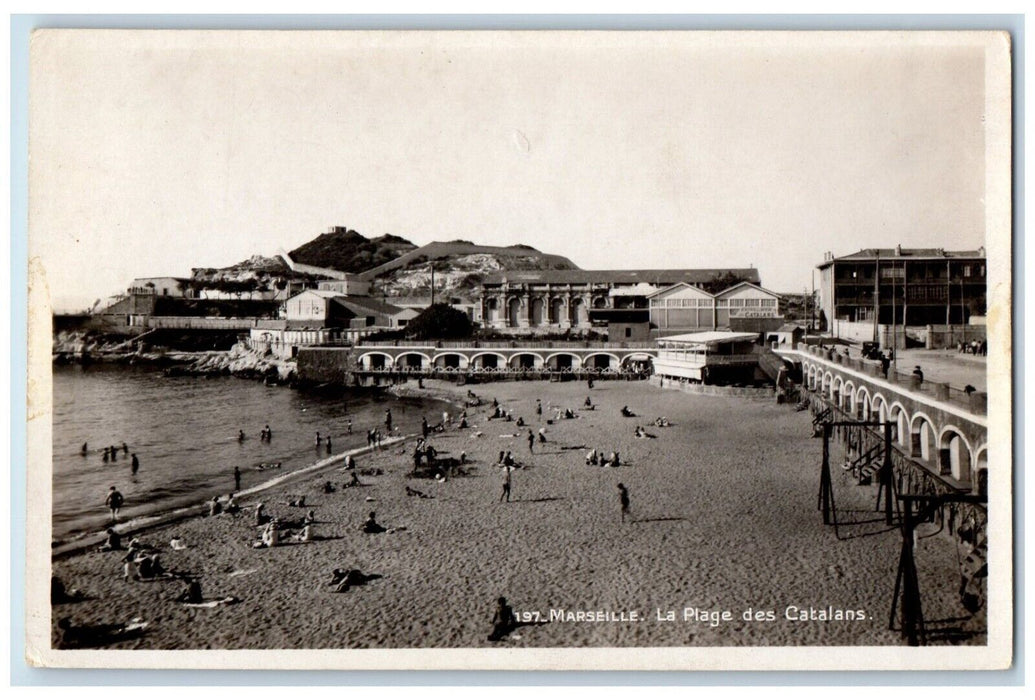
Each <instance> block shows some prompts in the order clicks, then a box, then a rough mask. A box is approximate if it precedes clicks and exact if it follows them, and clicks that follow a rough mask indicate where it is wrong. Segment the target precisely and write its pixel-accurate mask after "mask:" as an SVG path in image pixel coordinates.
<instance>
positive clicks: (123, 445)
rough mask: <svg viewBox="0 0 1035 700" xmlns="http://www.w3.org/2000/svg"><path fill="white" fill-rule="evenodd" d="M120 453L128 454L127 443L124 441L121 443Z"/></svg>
mask: <svg viewBox="0 0 1035 700" xmlns="http://www.w3.org/2000/svg"><path fill="white" fill-rule="evenodd" d="M122 454H124V455H128V454H129V445H127V444H126V443H125V442H123V443H122Z"/></svg>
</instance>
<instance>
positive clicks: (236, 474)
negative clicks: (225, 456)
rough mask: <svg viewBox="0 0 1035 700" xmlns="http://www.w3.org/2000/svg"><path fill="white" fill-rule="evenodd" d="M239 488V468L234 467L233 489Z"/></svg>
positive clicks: (237, 489) (238, 489)
mask: <svg viewBox="0 0 1035 700" xmlns="http://www.w3.org/2000/svg"><path fill="white" fill-rule="evenodd" d="M240 490H241V468H240V467H234V491H240Z"/></svg>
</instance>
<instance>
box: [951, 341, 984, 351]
mask: <svg viewBox="0 0 1035 700" xmlns="http://www.w3.org/2000/svg"><path fill="white" fill-rule="evenodd" d="M956 352H958V353H959V354H961V355H964V354H967V353H969V354H971V355H988V340H972V341H970V342H969V343H964V342H963V341H962V340H960V341H957V343H956Z"/></svg>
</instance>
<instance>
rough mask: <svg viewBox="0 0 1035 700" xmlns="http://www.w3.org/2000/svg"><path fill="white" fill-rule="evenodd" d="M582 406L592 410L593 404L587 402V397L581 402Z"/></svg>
mask: <svg viewBox="0 0 1035 700" xmlns="http://www.w3.org/2000/svg"><path fill="white" fill-rule="evenodd" d="M582 405H583V406H585V407H586V408H593V402H592V401H590V400H589V397H588V396H587V397H586V400H585V401H583V402H582Z"/></svg>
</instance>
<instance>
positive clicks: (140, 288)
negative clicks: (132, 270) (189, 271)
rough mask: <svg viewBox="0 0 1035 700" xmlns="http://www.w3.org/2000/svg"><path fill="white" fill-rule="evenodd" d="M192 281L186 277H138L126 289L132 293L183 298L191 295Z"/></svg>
mask: <svg viewBox="0 0 1035 700" xmlns="http://www.w3.org/2000/svg"><path fill="white" fill-rule="evenodd" d="M190 282H191V280H190V279H188V278H186V277H137V278H136V279H134V280H133V283H132V284H131V285H130V286H129V289H128V290H126V291H128V292H129V293H130V294H148V295H152V296H159V297H177V298H180V299H182V298H185V297H190V296H191V291H190Z"/></svg>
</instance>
